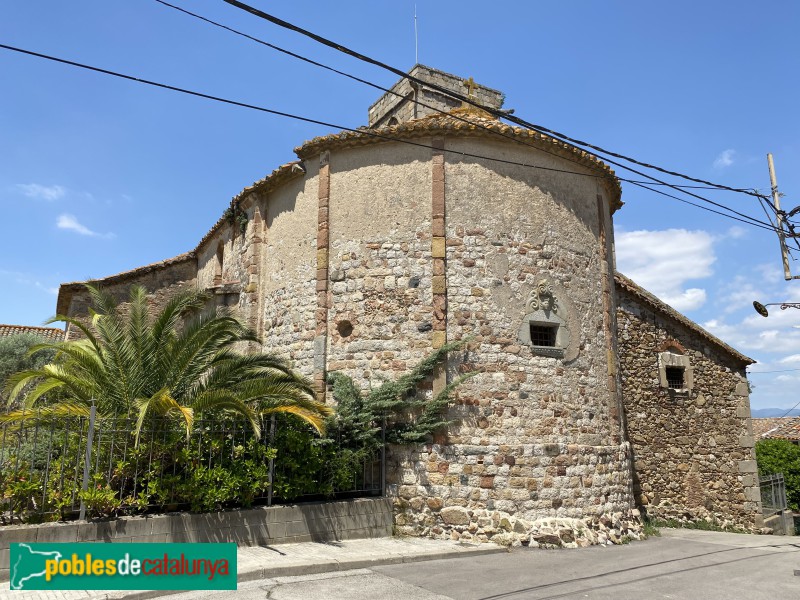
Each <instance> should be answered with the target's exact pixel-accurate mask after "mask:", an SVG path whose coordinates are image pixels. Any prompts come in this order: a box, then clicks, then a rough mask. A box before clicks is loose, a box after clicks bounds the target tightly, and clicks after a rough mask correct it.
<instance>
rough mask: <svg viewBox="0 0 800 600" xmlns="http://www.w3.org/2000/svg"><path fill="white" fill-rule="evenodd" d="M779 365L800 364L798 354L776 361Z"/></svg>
mask: <svg viewBox="0 0 800 600" xmlns="http://www.w3.org/2000/svg"><path fill="white" fill-rule="evenodd" d="M778 362H779V363H781V364H784V365H785V364H793V363H800V354H791V355H789V356H786V357H784V358H782V359H780V360H779V361H778Z"/></svg>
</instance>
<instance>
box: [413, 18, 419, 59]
mask: <svg viewBox="0 0 800 600" xmlns="http://www.w3.org/2000/svg"><path fill="white" fill-rule="evenodd" d="M414 64H415V65H418V64H419V40H418V37H417V5H416V3H415V4H414Z"/></svg>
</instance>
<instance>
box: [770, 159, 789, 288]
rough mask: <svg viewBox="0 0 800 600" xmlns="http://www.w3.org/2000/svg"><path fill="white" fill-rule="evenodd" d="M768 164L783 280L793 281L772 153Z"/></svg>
mask: <svg viewBox="0 0 800 600" xmlns="http://www.w3.org/2000/svg"><path fill="white" fill-rule="evenodd" d="M767 163H768V164H769V182H770V185H771V187H772V203H773V204H774V205H775V212H776V213H777V225H778V240H779V241H780V243H781V258H782V259H783V278H784V279H785V280H786V281H789V280H791V279H794V278H793V277H792V272H791V270H790V269H789V253H788V251H787V250H786V233H785V232H784V230H783V219H784V216H783V213H782V212H781V195H780V194H779V193H778V179H777V177H776V176H775V163H773V162H772V153H769V154H767Z"/></svg>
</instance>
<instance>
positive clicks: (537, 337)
mask: <svg viewBox="0 0 800 600" xmlns="http://www.w3.org/2000/svg"><path fill="white" fill-rule="evenodd" d="M557 329H558V328H557V327H551V326H548V325H534V324H533V323H531V344H533V345H534V346H549V347H551V348H552V347H554V346H555V345H556V330H557Z"/></svg>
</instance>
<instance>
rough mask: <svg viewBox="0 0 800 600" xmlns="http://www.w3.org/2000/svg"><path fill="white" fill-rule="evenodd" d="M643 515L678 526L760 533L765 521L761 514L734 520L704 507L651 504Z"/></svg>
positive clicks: (643, 511) (642, 509) (642, 510)
mask: <svg viewBox="0 0 800 600" xmlns="http://www.w3.org/2000/svg"><path fill="white" fill-rule="evenodd" d="M641 512H642V514H644V515H646V516H647V517H648V518H649V519H654V520H656V521H659V520H660V521H676V522H677V525H678V526H685V525H688V524H697V523H701V524H702V523H709V524H710V525H713V526H714V527H719V528H720V529H725V530H738V531H746V532H749V533H760V532H761V529H762V528H763V526H764V519H763V517H762V516H761V514H760V513H758V514H752V515H747V514H743V515H741V516H740V517H739V518H736V519H732V518H731V516H730V515H726V514H723V513H721V512H715V511H713V510H708V509H706V508H704V507H702V506H701V507H695V508H687V507H685V506H672V505H666V504H660V505H654V504H649V505H647V506H646V507H641Z"/></svg>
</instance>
